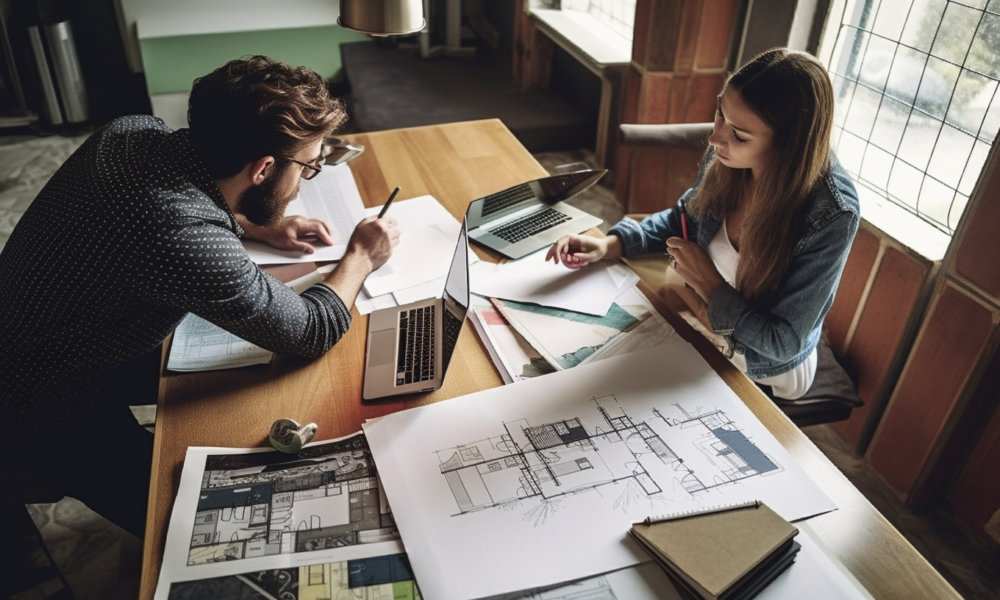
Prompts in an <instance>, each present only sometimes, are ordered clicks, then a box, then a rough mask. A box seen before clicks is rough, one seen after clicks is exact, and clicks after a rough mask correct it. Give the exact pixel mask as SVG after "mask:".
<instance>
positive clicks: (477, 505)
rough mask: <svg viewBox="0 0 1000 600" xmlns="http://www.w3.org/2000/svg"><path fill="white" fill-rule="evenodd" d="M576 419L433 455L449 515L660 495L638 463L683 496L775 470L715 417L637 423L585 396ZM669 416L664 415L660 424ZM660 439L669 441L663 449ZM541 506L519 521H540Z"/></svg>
mask: <svg viewBox="0 0 1000 600" xmlns="http://www.w3.org/2000/svg"><path fill="white" fill-rule="evenodd" d="M591 403H592V405H591V406H590V407H589V408H590V409H591V410H590V411H586V412H588V413H589V414H584V411H581V416H576V417H572V418H570V419H562V420H559V421H554V422H551V423H544V424H541V425H531V424H530V423H528V421H527V420H526V419H520V420H518V421H512V422H508V423H504V425H503V427H504V433H502V434H500V435H498V436H495V437H491V438H488V439H485V440H481V441H479V442H474V443H471V444H463V445H461V446H457V447H454V448H448V449H446V450H439V451H438V452H437V456H438V460H439V461H440V463H441V465H440V468H441V475H442V477H444V479H445V480H446V481H447V482H448V487H449V488H450V489H451V493H452V496H453V497H454V500H455V504H456V505H457V507H458V512H459V513H468V512H473V511H476V510H482V509H486V508H502V507H506V508H511V507H512V506H514V505H516V504H520V503H522V501H523V500H527V499H531V498H537V499H539V500H540V501H541V502H542V504H541V506H542V507H546V506H548V505H549V504H548V503H551V502H552V501H554V500H556V499H559V498H563V497H567V496H572V495H574V494H580V493H583V492H588V491H596V490H598V489H599V488H601V487H603V486H608V485H609V484H615V492H617V493H618V494H619V499H618V501H617V503H620V504H628V503H635V502H640V501H641V499H642V498H655V497H656V496H658V495H663V494H664V489H663V488H662V487H660V483H658V482H657V480H660V481H663V478H662V477H654V475H653V473H651V472H650V471H648V470H647V469H646V467H645V466H644V462H648V457H650V456H653V457H655V459H656V460H658V461H659V462H660V463H661V464H662V465H664V466H666V467H668V469H669V471H672V473H668V476H669V482H670V483H671V484H672V485H674V486H675V487H679V489H682V490H684V491H685V492H687V494H689V495H691V496H692V497H696V496H697V495H698V494H702V493H705V492H708V491H709V490H711V489H713V488H718V487H724V486H729V485H732V484H735V483H737V482H740V481H742V480H744V479H747V478H750V477H758V476H764V475H772V474H776V473H780V472H781V470H782V469H781V466H780V465H779V464H777V463H776V462H775V461H774V460H772V459H771V457H769V456H767V455H766V454H764V453H763V452H762V451H761V450H760V449H759V448H758V447H757V446H756V445H755V444H754V443H753V442H752V441H751V440H750V439H748V438H747V437H746V436H745V435H744V434H743V432H742V431H741V430H740V429H739V428H738V427H737V426H736V424H735V423H734V422H733V421H732V419H730V418H729V416H728V415H727V414H726V413H725V412H724V411H721V410H711V411H707V412H704V413H700V414H694V415H691V414H688V413H687V411H685V410H684V408H683V407H681V406H680V405H674V406H673V407H668V408H666V409H664V410H661V409H658V408H654V409H652V411H650V413H649V414H648V415H647V416H646V418H645V419H644V420H638V419H635V418H633V417H630V416H629V415H628V414H626V413H625V412H624V411H623V410H622V409H621V407H620V406H618V402H617V399H616V398H615V397H614V396H605V397H603V398H592V399H591ZM668 415H673V416H668ZM667 440H670V441H669V443H668V442H667ZM546 516H547V513H546V512H545V509H544V508H540V509H538V510H532V511H528V512H527V513H526V515H525V517H526V518H537V523H538V524H541V523H543V522H544V520H545V518H546Z"/></svg>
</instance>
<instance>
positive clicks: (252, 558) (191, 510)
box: [157, 433, 402, 598]
mask: <svg viewBox="0 0 1000 600" xmlns="http://www.w3.org/2000/svg"><path fill="white" fill-rule="evenodd" d="M401 551H402V545H401V544H400V543H399V532H398V531H397V529H396V526H395V522H394V521H393V516H392V513H391V512H390V510H389V506H388V504H387V503H386V499H385V495H384V493H383V492H382V487H381V485H380V483H379V479H378V472H377V470H376V468H375V463H374V461H373V460H372V455H371V451H370V450H369V448H368V443H367V441H366V439H365V436H364V434H361V433H358V434H355V435H353V436H350V437H347V438H343V439H340V440H333V441H329V442H322V443H317V444H311V445H308V446H306V447H304V448H303V449H302V450H301V451H300V452H298V453H296V454H282V453H279V452H276V451H273V450H267V449H262V448H255V449H232V448H195V447H192V448H188V452H187V456H186V457H185V461H184V470H183V472H182V475H181V486H180V489H179V491H178V495H177V500H176V501H175V502H174V508H173V512H172V513H171V517H170V528H169V530H168V532H167V543H166V549H165V551H164V560H163V566H162V568H161V571H160V582H159V585H158V587H157V597H158V598H165V597H166V592H167V590H168V589H169V585H170V583H171V582H178V581H191V580H196V579H210V578H211V579H215V578H218V577H220V576H226V575H236V574H239V573H244V572H251V571H255V570H268V569H287V568H290V567H298V566H305V565H308V564H316V563H326V562H335V561H344V560H354V559H362V558H369V557H372V556H381V555H386V554H393V553H398V552H401Z"/></svg>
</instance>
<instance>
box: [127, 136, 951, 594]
mask: <svg viewBox="0 0 1000 600" xmlns="http://www.w3.org/2000/svg"><path fill="white" fill-rule="evenodd" d="M348 138H349V139H350V141H351V142H352V143H355V144H363V145H364V146H365V148H366V149H365V152H364V154H363V155H362V156H361V157H359V158H358V159H356V160H354V161H353V162H351V163H350V165H351V169H352V171H353V172H354V176H355V179H356V180H357V182H358V187H359V189H360V191H361V197H362V199H363V200H364V202H365V204H366V205H367V206H375V205H379V204H381V203H382V202H383V201H384V200H385V198H386V197H388V195H389V192H390V191H391V190H392V188H393V187H395V186H397V185H398V186H400V187H402V192H401V194H400V199H405V198H412V197H415V196H420V195H423V194H431V195H433V196H434V197H435V198H437V199H438V201H439V202H441V204H442V205H444V207H445V208H446V209H448V211H450V212H451V213H452V214H453V215H454V216H455V217H456V218H457V219H460V218H461V216H462V215H464V214H465V208H466V206H467V205H468V203H469V202H470V201H471V200H473V199H475V198H479V197H482V196H485V195H486V194H489V193H491V192H495V191H496V190H499V189H502V188H504V187H507V186H510V185H513V184H516V183H520V182H522V181H525V180H528V179H533V178H536V177H540V176H543V175H545V174H546V172H545V170H544V169H543V168H542V167H541V165H539V164H538V163H537V162H536V161H535V159H534V158H532V156H531V155H530V154H529V153H528V152H527V151H526V150H525V149H524V147H523V146H521V144H520V143H519V142H518V141H517V140H516V139H515V138H514V136H513V135H511V133H510V132H509V131H508V130H507V128H506V127H504V125H503V124H502V123H501V122H500V121H499V120H487V121H475V122H468V123H453V124H448V125H436V126H429V127H419V128H413V129H402V130H394V131H383V132H376V133H367V134H357V135H352V136H348ZM475 251H476V252H477V253H478V254H479V255H480V257H482V258H484V259H492V260H496V259H497V258H498V256H496V255H492V254H491V253H488V252H486V251H484V250H483V249H482V248H479V247H475ZM633 264H634V266H635V268H637V270H639V271H640V274H642V271H643V269H644V267H645V266H649V263H644V262H643V261H637V262H634V263H633ZM651 268H652V269H654V270H655V269H657V268H661V267H659V266H658V265H656V264H655V263H653V264H652V267H651ZM645 291H646V294H647V296H648V297H649V298H650V300H651V301H653V302H654V303H658V302H659V300H658V297H657V296H656V294H655V293H653V292H652V290H651V288H649V287H648V286H647V287H646V289H645ZM657 308H659V309H660V310H661V312H663V313H664V316H665V317H666V318H667V319H668V320H669V321H670V322H671V323H672V324H673V325H674V327H675V328H676V329H677V330H678V331H679V332H680V333H681V335H682V336H684V338H685V339H687V340H688V341H689V342H691V343H692V344H693V345H694V346H695V347H696V348H697V349H698V350H699V351H700V352H701V354H702V355H703V356H704V357H705V359H706V360H707V361H708V362H709V364H711V365H712V367H713V368H715V370H716V371H717V372H718V373H719V375H720V376H721V377H722V378H723V379H724V380H725V381H726V382H727V383H728V384H729V385H730V386H731V387H732V388H733V389H734V390H735V392H736V393H737V394H738V395H739V396H740V397H741V398H742V399H743V400H744V401H745V402H746V404H747V406H749V407H750V409H751V410H752V411H753V412H754V414H755V415H757V417H758V418H759V419H760V420H761V421H762V422H763V423H764V425H765V426H766V427H767V428H768V430H770V431H771V433H772V434H774V436H775V437H776V438H777V439H778V440H779V441H780V442H781V444H782V445H783V446H784V447H785V448H786V449H787V450H788V451H789V452H790V453H791V454H792V456H793V457H795V459H796V460H797V461H798V462H799V464H801V465H802V467H803V468H804V469H805V470H806V472H807V473H809V474H810V475H811V476H812V477H813V479H814V480H815V481H816V483H817V484H818V485H819V486H820V487H821V488H822V489H823V490H824V491H825V492H826V493H827V494H828V495H829V496H830V497H831V498H832V499H833V501H834V502H836V504H837V506H839V507H840V509H839V510H837V511H834V512H832V513H828V514H826V515H821V516H819V517H815V518H813V519H810V520H809V524H810V525H811V526H812V528H813V530H814V531H816V532H817V533H818V534H819V537H820V539H821V541H822V542H823V543H824V544H825V545H826V546H827V548H828V550H829V551H830V552H831V553H832V554H833V555H834V556H835V557H836V558H838V559H839V560H840V561H841V562H842V563H843V564H844V566H845V567H846V568H847V569H848V570H849V571H851V573H853V574H854V576H855V577H857V579H858V580H859V581H860V582H861V584H862V585H864V586H865V587H866V588H867V589H868V591H869V592H870V593H871V594H872V595H873V596H874V597H875V598H886V599H889V598H960V596H959V595H958V594H957V593H956V592H955V591H954V590H953V589H952V588H951V586H950V585H948V583H947V582H946V581H945V580H944V579H943V578H942V577H941V576H940V575H939V574H938V573H937V571H935V570H934V568H933V567H931V566H930V564H928V563H927V561H926V560H924V558H923V557H922V556H920V554H919V553H918V552H917V551H916V550H915V549H914V548H913V547H912V546H911V545H910V544H909V543H908V542H907V541H906V540H905V539H904V538H903V537H902V535H900V534H899V532H898V531H896V530H895V529H894V528H893V527H892V525H890V524H889V522H888V521H886V520H885V518H884V517H883V516H882V515H881V514H879V512H878V511H877V510H875V508H874V507H873V506H872V505H871V504H870V503H869V502H868V501H867V500H866V499H865V498H864V496H862V495H861V493H860V492H858V490H857V489H855V488H854V486H853V485H851V483H850V482H849V481H848V480H847V478H845V477H844V475H843V474H841V473H840V471H838V470H837V468H836V467H835V466H834V465H833V463H831V462H830V461H829V460H828V459H827V458H826V457H825V456H824V455H823V454H822V453H821V452H820V451H819V449H818V448H816V446H814V445H813V444H812V442H810V441H809V439H808V438H806V436H805V435H804V434H803V433H802V432H801V431H800V430H799V429H798V428H797V427H795V425H793V424H792V423H791V421H789V420H788V419H787V418H786V417H785V415H784V414H783V413H782V412H781V411H779V410H778V409H777V408H776V407H775V406H774V405H773V404H772V403H771V402H770V401H769V400H768V399H767V398H766V397H765V396H764V395H763V394H761V393H760V391H759V390H758V389H757V388H756V386H754V385H753V383H751V382H750V380H749V379H747V378H746V377H745V376H744V375H743V374H742V373H740V372H739V371H738V370H737V369H736V368H735V367H733V366H732V364H730V363H729V361H727V360H726V359H725V358H723V357H722V355H721V354H720V353H719V352H718V351H717V350H716V349H715V348H714V347H712V346H711V345H710V344H709V343H708V342H707V341H706V340H705V339H704V338H702V337H701V336H700V335H699V334H697V333H696V332H694V331H693V330H692V329H691V328H690V327H689V326H688V325H687V324H686V323H685V322H684V321H683V319H680V318H679V317H678V316H677V315H676V314H674V313H672V312H670V311H669V309H667V308H666V307H665V306H663V305H662V304H658V306H657ZM367 320H368V319H367V317H365V316H359V315H358V313H357V311H354V321H353V324H352V326H351V329H350V331H349V332H348V333H347V334H346V335H345V336H344V337H343V338H342V339H341V340H340V342H338V343H337V345H336V346H334V348H333V349H332V350H330V351H329V352H328V353H327V354H326V355H324V356H323V357H321V358H319V359H316V360H311V361H307V360H300V359H293V358H289V357H281V356H277V357H275V359H274V361H273V362H272V364H271V365H269V366H266V367H252V368H246V369H235V370H228V371H216V372H204V373H188V374H168V375H165V376H164V377H163V378H162V379H161V382H160V398H159V406H158V410H157V418H156V435H155V442H154V450H153V453H154V454H153V470H152V480H151V482H150V497H149V509H148V521H147V524H146V538H145V543H144V547H143V569H142V581H141V587H140V597H141V598H152V596H153V591H154V589H155V587H156V580H157V577H158V575H159V570H160V563H161V560H162V557H163V547H164V542H165V539H166V532H167V523H168V521H169V514H170V510H171V507H172V505H173V500H174V496H175V495H176V492H177V488H178V485H179V482H180V475H181V468H182V466H183V461H184V454H185V451H186V449H187V447H188V446H230V447H253V446H267V445H268V443H267V429H268V427H269V426H270V424H271V423H272V422H273V421H274V420H276V419H278V418H281V417H288V418H293V419H296V420H297V421H299V422H302V423H308V422H315V423H317V424H318V425H319V432H318V436H317V439H331V438H336V437H341V436H344V435H348V434H351V433H354V432H356V431H358V430H360V429H361V424H362V423H363V422H364V421H365V420H366V419H368V418H372V417H377V416H381V415H385V414H388V413H391V412H395V411H398V410H402V409H404V408H410V407H413V406H418V405H422V404H429V403H431V402H437V401H438V400H444V399H447V398H453V397H456V396H461V395H464V394H470V393H473V392H477V391H480V390H485V389H489V388H493V387H496V386H499V385H502V381H501V379H500V377H499V376H498V374H497V372H496V370H495V369H494V367H493V364H492V363H491V362H490V359H489V357H488V356H487V354H486V351H485V349H484V348H483V346H482V344H481V343H480V341H479V339H478V338H477V337H476V334H475V332H474V330H473V328H472V327H466V328H465V329H464V330H463V332H462V335H461V337H460V338H459V342H458V349H457V351H456V352H455V354H454V356H453V358H452V364H451V366H450V367H449V369H448V378H447V380H446V383H445V385H444V387H442V388H441V389H440V390H438V391H436V392H433V393H430V394H418V395H413V396H401V397H398V398H397V399H394V400H388V401H385V402H380V403H378V404H362V403H361V400H360V398H361V385H362V366H363V362H364V353H365V337H366V331H367V324H368V323H367Z"/></svg>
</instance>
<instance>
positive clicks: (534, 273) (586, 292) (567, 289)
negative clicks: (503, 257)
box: [472, 249, 619, 316]
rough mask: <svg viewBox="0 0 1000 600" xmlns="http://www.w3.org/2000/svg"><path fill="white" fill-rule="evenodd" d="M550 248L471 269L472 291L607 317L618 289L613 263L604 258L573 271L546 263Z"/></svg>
mask: <svg viewBox="0 0 1000 600" xmlns="http://www.w3.org/2000/svg"><path fill="white" fill-rule="evenodd" d="M547 251H548V250H547V249H546V250H539V251H538V252H535V253H533V254H529V255H528V256H525V257H524V258H522V259H520V260H514V261H510V262H506V263H504V264H501V265H497V266H496V267H493V268H489V267H487V266H486V263H483V264H481V265H480V266H479V267H477V268H476V269H475V270H474V271H473V272H472V291H473V293H476V294H479V295H480V296H485V297H487V298H503V299H505V300H515V301H517V302H530V303H532V304H538V305H541V306H549V307H553V308H561V309H563V310H572V311H576V312H581V313H585V314H588V315H596V316H604V315H605V314H606V313H607V312H608V309H609V308H611V303H612V302H614V300H615V296H617V295H618V292H619V287H618V285H617V284H616V282H615V279H614V278H612V276H611V273H610V270H611V269H612V268H613V267H614V266H615V265H614V263H611V262H606V261H601V262H598V263H595V264H592V265H587V266H586V267H584V268H582V269H579V270H572V269H567V268H566V267H564V266H562V265H555V264H553V263H551V262H545V253H546V252H547Z"/></svg>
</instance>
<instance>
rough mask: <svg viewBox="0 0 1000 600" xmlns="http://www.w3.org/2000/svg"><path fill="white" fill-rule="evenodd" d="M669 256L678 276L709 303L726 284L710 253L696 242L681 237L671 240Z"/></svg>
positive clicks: (668, 245) (668, 241)
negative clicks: (718, 288) (715, 292)
mask: <svg viewBox="0 0 1000 600" xmlns="http://www.w3.org/2000/svg"><path fill="white" fill-rule="evenodd" d="M667 254H669V255H670V258H671V259H672V260H671V261H670V262H671V264H672V266H673V268H674V270H675V271H677V274H678V275H680V276H681V277H682V278H683V279H684V281H685V282H687V284H688V285H690V286H691V287H692V288H694V291H696V292H698V295H699V296H701V299H702V300H703V301H705V302H708V298H709V297H710V296H711V295H712V292H714V291H715V288H717V287H719V286H720V285H722V284H723V283H725V280H724V279H723V278H722V275H720V274H719V270H718V269H716V268H715V263H713V262H712V259H711V258H709V256H708V253H706V252H705V250H703V249H702V247H701V246H699V245H698V244H697V243H695V242H694V241H692V240H685V239H684V238H680V237H672V238H669V239H667Z"/></svg>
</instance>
